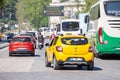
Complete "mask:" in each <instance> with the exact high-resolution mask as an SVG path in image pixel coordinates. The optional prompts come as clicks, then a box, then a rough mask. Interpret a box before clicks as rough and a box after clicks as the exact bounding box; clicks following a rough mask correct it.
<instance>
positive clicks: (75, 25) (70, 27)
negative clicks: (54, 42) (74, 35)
mask: <svg viewBox="0 0 120 80" xmlns="http://www.w3.org/2000/svg"><path fill="white" fill-rule="evenodd" d="M62 30H63V31H78V30H79V22H63V23H62Z"/></svg>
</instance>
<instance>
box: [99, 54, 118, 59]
mask: <svg viewBox="0 0 120 80" xmlns="http://www.w3.org/2000/svg"><path fill="white" fill-rule="evenodd" d="M100 59H102V60H120V55H117V54H116V55H103V56H101V57H100Z"/></svg>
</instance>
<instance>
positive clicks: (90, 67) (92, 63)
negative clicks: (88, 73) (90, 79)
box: [87, 61, 94, 70]
mask: <svg viewBox="0 0 120 80" xmlns="http://www.w3.org/2000/svg"><path fill="white" fill-rule="evenodd" d="M87 69H88V70H93V69H94V62H93V61H90V62H88V65H87Z"/></svg>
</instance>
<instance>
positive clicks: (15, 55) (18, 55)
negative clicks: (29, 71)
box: [10, 54, 40, 57]
mask: <svg viewBox="0 0 120 80" xmlns="http://www.w3.org/2000/svg"><path fill="white" fill-rule="evenodd" d="M10 57H40V55H35V56H31V55H29V54H13V55H12V56H10Z"/></svg>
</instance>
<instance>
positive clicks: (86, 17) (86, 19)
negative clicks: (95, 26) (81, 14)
mask: <svg viewBox="0 0 120 80" xmlns="http://www.w3.org/2000/svg"><path fill="white" fill-rule="evenodd" d="M84 22H85V23H89V16H88V15H86V16H85V21H84Z"/></svg>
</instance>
